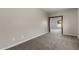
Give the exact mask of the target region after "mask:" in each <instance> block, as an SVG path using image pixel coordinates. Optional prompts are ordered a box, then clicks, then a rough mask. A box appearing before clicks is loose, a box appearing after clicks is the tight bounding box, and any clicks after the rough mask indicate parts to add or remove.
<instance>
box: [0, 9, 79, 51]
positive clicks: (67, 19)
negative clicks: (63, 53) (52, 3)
mask: <svg viewBox="0 0 79 59" xmlns="http://www.w3.org/2000/svg"><path fill="white" fill-rule="evenodd" d="M78 25H79V9H78V8H0V49H1V50H79V26H78Z"/></svg>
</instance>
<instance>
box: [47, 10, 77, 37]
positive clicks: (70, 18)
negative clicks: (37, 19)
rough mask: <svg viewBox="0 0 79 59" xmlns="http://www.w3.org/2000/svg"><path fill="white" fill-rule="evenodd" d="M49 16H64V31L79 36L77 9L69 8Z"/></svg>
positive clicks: (66, 33)
mask: <svg viewBox="0 0 79 59" xmlns="http://www.w3.org/2000/svg"><path fill="white" fill-rule="evenodd" d="M49 16H63V33H64V34H65V35H73V36H77V9H67V10H64V11H60V12H57V13H53V14H50V15H49Z"/></svg>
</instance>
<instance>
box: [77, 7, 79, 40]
mask: <svg viewBox="0 0 79 59" xmlns="http://www.w3.org/2000/svg"><path fill="white" fill-rule="evenodd" d="M77 15H78V20H77V31H78V32H77V34H78V39H79V8H78V9H77Z"/></svg>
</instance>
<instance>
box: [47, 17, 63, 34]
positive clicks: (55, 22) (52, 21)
mask: <svg viewBox="0 0 79 59" xmlns="http://www.w3.org/2000/svg"><path fill="white" fill-rule="evenodd" d="M48 23H49V32H55V33H60V34H62V35H63V16H54V17H49V22H48Z"/></svg>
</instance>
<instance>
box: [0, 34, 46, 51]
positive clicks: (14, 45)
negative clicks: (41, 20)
mask: <svg viewBox="0 0 79 59" xmlns="http://www.w3.org/2000/svg"><path fill="white" fill-rule="evenodd" d="M44 34H46V33H42V34H39V35H36V36H34V37H31V38H28V39H26V40H23V41H20V42H17V43H16V44H12V45H10V46H7V47H4V48H1V49H0V50H5V49H8V48H11V47H14V46H16V45H19V44H22V43H24V42H26V41H29V40H31V39H34V38H36V37H39V36H42V35H44Z"/></svg>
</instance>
